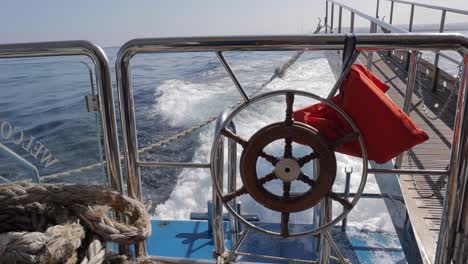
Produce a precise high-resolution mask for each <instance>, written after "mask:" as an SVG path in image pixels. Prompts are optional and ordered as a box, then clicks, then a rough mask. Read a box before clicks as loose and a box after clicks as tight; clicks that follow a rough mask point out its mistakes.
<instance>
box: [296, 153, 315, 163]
mask: <svg viewBox="0 0 468 264" xmlns="http://www.w3.org/2000/svg"><path fill="white" fill-rule="evenodd" d="M315 158H317V154H316V153H315V152H311V153H309V154H307V155H305V156H304V157H301V158H299V159H297V163H298V164H299V166H301V167H302V166H304V164H306V163H308V162H310V161H311V160H313V159H315Z"/></svg>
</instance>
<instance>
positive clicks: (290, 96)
mask: <svg viewBox="0 0 468 264" xmlns="http://www.w3.org/2000/svg"><path fill="white" fill-rule="evenodd" d="M293 104H294V93H293V92H287V93H286V118H285V119H284V122H285V123H286V125H292V123H293Z"/></svg>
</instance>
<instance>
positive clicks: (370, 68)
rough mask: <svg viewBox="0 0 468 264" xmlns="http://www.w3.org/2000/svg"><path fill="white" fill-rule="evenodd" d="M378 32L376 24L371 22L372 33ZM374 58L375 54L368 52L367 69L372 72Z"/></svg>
mask: <svg viewBox="0 0 468 264" xmlns="http://www.w3.org/2000/svg"><path fill="white" fill-rule="evenodd" d="M376 31H377V25H376V24H375V23H374V22H371V25H370V33H375V32H376ZM373 56H374V53H373V52H372V51H368V52H367V68H368V69H369V70H370V71H371V70H372V62H373Z"/></svg>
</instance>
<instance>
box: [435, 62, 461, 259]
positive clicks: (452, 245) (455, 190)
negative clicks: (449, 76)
mask: <svg viewBox="0 0 468 264" xmlns="http://www.w3.org/2000/svg"><path fill="white" fill-rule="evenodd" d="M463 60H464V69H463V75H462V81H461V84H460V90H459V94H458V102H457V107H456V118H455V123H454V129H453V131H454V133H453V141H452V152H451V153H452V155H451V157H450V175H449V177H448V182H447V190H446V194H445V195H446V196H445V200H444V208H443V213H442V215H443V216H445V217H443V218H442V223H441V225H440V232H439V240H438V243H437V253H436V259H435V263H451V262H452V261H454V262H453V263H466V258H468V256H467V255H466V251H465V252H464V251H463V248H464V247H465V248H466V244H464V243H467V241H465V240H466V239H463V237H466V236H467V235H468V234H467V230H466V229H465V230H463V229H462V228H461V226H460V224H461V222H460V220H461V216H463V214H464V215H465V217H466V215H467V213H468V212H467V207H466V205H465V204H464V198H465V197H466V193H463V192H464V191H466V184H467V181H468V158H467V157H468V105H467V104H468V92H467V89H468V87H467V82H468V55H464V58H463ZM463 185H465V187H463ZM457 218H458V219H457ZM464 225H466V223H464ZM464 254H465V255H464Z"/></svg>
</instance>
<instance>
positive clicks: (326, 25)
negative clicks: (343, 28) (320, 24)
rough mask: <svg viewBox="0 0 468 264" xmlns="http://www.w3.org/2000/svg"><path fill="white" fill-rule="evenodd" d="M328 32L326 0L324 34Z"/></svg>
mask: <svg viewBox="0 0 468 264" xmlns="http://www.w3.org/2000/svg"><path fill="white" fill-rule="evenodd" d="M326 33H328V1H325V34H326Z"/></svg>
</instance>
